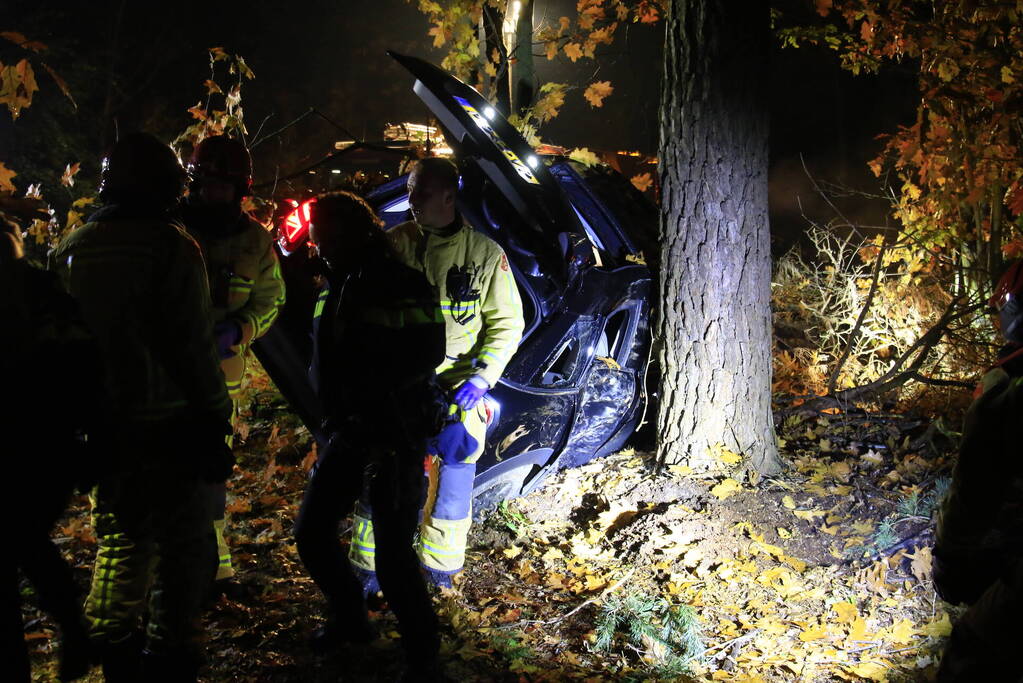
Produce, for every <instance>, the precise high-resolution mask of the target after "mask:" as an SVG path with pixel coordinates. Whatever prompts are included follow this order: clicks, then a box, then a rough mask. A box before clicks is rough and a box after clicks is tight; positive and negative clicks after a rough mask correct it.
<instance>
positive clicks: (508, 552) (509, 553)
mask: <svg viewBox="0 0 1023 683" xmlns="http://www.w3.org/2000/svg"><path fill="white" fill-rule="evenodd" d="M501 552H502V553H504V556H505V557H507V558H508V559H510V560H511V559H515V558H516V557H518V556H519V555H520V554H521V553H522V546H518V545H513V546H512V547H510V548H505V549H504V550H502V551H501Z"/></svg>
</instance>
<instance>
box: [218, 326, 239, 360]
mask: <svg viewBox="0 0 1023 683" xmlns="http://www.w3.org/2000/svg"><path fill="white" fill-rule="evenodd" d="M213 337H214V339H216V341H217V352H218V353H219V354H220V360H224V359H225V358H230V357H232V356H234V355H235V352H234V350H233V349H232V348H231V347H232V346H236V345H237V344H238V342H240V341H241V340H242V326H241V325H239V324H238V321H237V320H232V319H231V318H228V319H227V320H221V321H220V322H219V323H217V324H216V325H214V326H213Z"/></svg>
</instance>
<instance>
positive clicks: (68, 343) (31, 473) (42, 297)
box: [0, 218, 103, 681]
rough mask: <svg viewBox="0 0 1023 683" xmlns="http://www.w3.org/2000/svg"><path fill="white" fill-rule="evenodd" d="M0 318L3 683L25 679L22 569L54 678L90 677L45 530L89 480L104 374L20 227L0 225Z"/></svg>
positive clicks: (65, 576)
mask: <svg viewBox="0 0 1023 683" xmlns="http://www.w3.org/2000/svg"><path fill="white" fill-rule="evenodd" d="M0 320H3V325H4V327H3V334H0V385H2V386H3V391H2V392H0V430H2V433H3V434H4V439H5V444H6V448H5V452H6V455H8V458H7V460H6V462H5V463H4V465H5V467H6V468H7V471H8V474H9V475H12V474H13V475H14V476H15V477H16V483H14V484H13V485H11V486H8V487H6V490H5V492H4V501H5V503H6V505H7V506H8V509H10V510H13V511H16V513H17V515H18V516H19V519H18V520H17V523H14V524H10V525H8V529H7V536H8V538H7V542H6V543H5V546H6V548H5V552H4V554H3V558H2V559H0V571H2V577H0V582H2V585H0V591H2V595H0V602H2V610H0V612H2V614H0V616H2V619H3V622H2V627H0V628H2V636H0V661H2V662H3V666H4V672H5V674H6V675H7V677H8V678H6V680H9V681H29V680H31V675H30V670H29V660H28V653H27V652H26V649H25V633H24V629H23V625H22V617H21V609H20V607H21V595H20V591H19V585H18V584H19V581H18V569H19V568H20V569H21V570H22V571H23V572H24V574H25V576H26V577H28V579H29V581H31V583H32V586H33V588H34V589H35V592H36V595H37V596H38V598H39V606H40V607H41V608H42V609H43V610H45V611H46V612H47V613H48V614H49V615H50V617H51V618H53V620H54V621H55V622H56V623H57V625H58V626H59V627H60V679H61V680H62V681H71V680H75V679H77V678H80V677H82V676H84V675H85V674H87V673H88V671H89V669H90V668H91V664H92V663H91V653H90V647H89V639H88V635H87V633H86V629H85V622H84V619H83V616H82V608H81V598H80V595H79V590H78V587H77V586H76V585H75V581H74V577H73V576H72V574H71V567H69V566H68V563H67V562H66V561H65V559H64V557H63V556H62V555H61V552H60V550H58V549H57V547H56V546H55V545H54V543H53V541H52V540H51V539H50V532H51V530H52V529H53V526H54V524H55V523H56V521H57V519H58V518H59V517H60V515H61V514H63V512H64V510H65V508H66V507H67V503H68V499H69V498H70V497H71V493H72V491H73V490H74V488H75V486H79V487H82V488H85V486H86V484H85V483H84V482H87V481H90V480H92V481H94V480H95V479H94V478H95V477H96V476H97V470H98V465H99V463H97V462H95V461H94V459H93V458H92V457H90V452H89V449H88V448H87V446H86V443H85V442H84V440H83V436H84V435H85V434H90V435H91V436H96V433H95V431H94V430H95V429H96V428H97V427H98V421H99V417H100V416H99V408H100V406H101V405H102V399H103V366H102V363H101V361H100V353H99V348H98V347H97V346H96V342H95V339H94V338H93V336H92V334H91V333H90V332H89V330H88V328H87V327H86V326H85V324H84V322H83V321H82V319H81V315H80V313H79V311H78V307H77V306H76V305H75V302H74V300H73V299H71V297H70V296H68V294H67V292H65V291H64V290H63V288H62V287H61V286H60V282H59V281H58V280H57V277H56V276H55V275H54V274H53V273H48V272H46V271H44V270H40V269H38V268H35V267H34V266H32V265H30V264H29V263H28V262H27V261H26V259H25V258H24V251H23V249H22V241H21V234H20V231H19V228H18V226H17V225H15V224H13V223H11V224H8V223H7V222H6V221H4V219H2V218H0ZM54 387H60V391H54Z"/></svg>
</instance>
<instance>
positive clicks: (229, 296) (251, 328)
mask: <svg viewBox="0 0 1023 683" xmlns="http://www.w3.org/2000/svg"><path fill="white" fill-rule="evenodd" d="M188 172H189V176H190V180H191V183H190V185H189V193H188V197H187V198H186V200H185V203H184V206H183V207H182V217H183V219H184V222H185V228H186V229H187V230H188V233H189V234H190V235H191V236H192V237H193V238H194V239H195V241H196V242H198V243H199V247H200V248H201V249H202V253H203V257H204V259H205V261H206V274H207V276H208V278H209V285H210V297H211V299H212V304H213V305H212V309H211V311H212V313H213V335H214V337H215V339H216V342H217V351H218V352H219V354H220V359H221V360H220V369H221V370H223V372H224V380H225V381H226V382H227V393H228V395H229V396H230V397H231V404H232V408H233V417H234V418H237V415H238V395H239V393H240V392H241V384H242V377H243V376H244V375H245V356H246V354H247V353H248V347H249V344H251V343H252V342H253V341H254V340H256V339H259V338H260V337H261V336H263V334H265V333H266V331H267V330H268V329H270V326H271V325H272V324H273V322H274V320H276V319H277V314H278V313H279V312H280V310H281V307H282V306H283V305H284V278H283V277H282V276H281V267H280V263H279V262H278V260H277V254H276V253H275V252H274V248H273V237H272V236H271V235H270V233H269V232H268V231H267V230H266V229H264V228H263V226H261V225H260V224H259V223H257V222H256V221H254V220H252V219H251V218H250V217H249V216H248V214H246V213H245V212H244V211H242V206H241V202H242V199H243V198H244V197H247V196H248V195H250V194H252V158H251V157H250V156H249V151H248V150H247V149H246V148H245V145H244V144H243V143H242V142H241V141H239V140H234V139H232V138H229V137H227V136H226V135H216V136H213V137H208V138H206V139H204V140H203V141H202V142H200V143H199V144H198V145H197V146H196V148H195V151H194V152H193V154H192V159H191V162H190V163H189V164H188ZM231 442H232V439H231V437H228V445H231ZM210 488H211V492H210V495H211V497H212V503H213V527H214V532H215V534H216V537H217V556H218V563H217V573H216V577H215V579H216V580H217V581H226V580H227V579H230V578H232V577H233V576H234V567H233V566H232V565H231V550H230V548H229V547H228V545H227V542H226V541H225V540H224V515H225V508H226V506H227V487H226V486H225V485H224V484H216V485H212V486H211V487H210Z"/></svg>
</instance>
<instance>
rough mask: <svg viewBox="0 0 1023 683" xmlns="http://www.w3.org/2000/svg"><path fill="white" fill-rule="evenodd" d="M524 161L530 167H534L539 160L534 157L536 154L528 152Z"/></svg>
mask: <svg viewBox="0 0 1023 683" xmlns="http://www.w3.org/2000/svg"><path fill="white" fill-rule="evenodd" d="M526 163H527V164H529V167H530V168H536V167H537V166H538V165H539V164H540V160H539V159H537V158H536V155H534V154H530V155H529V156H528V157H526Z"/></svg>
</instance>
